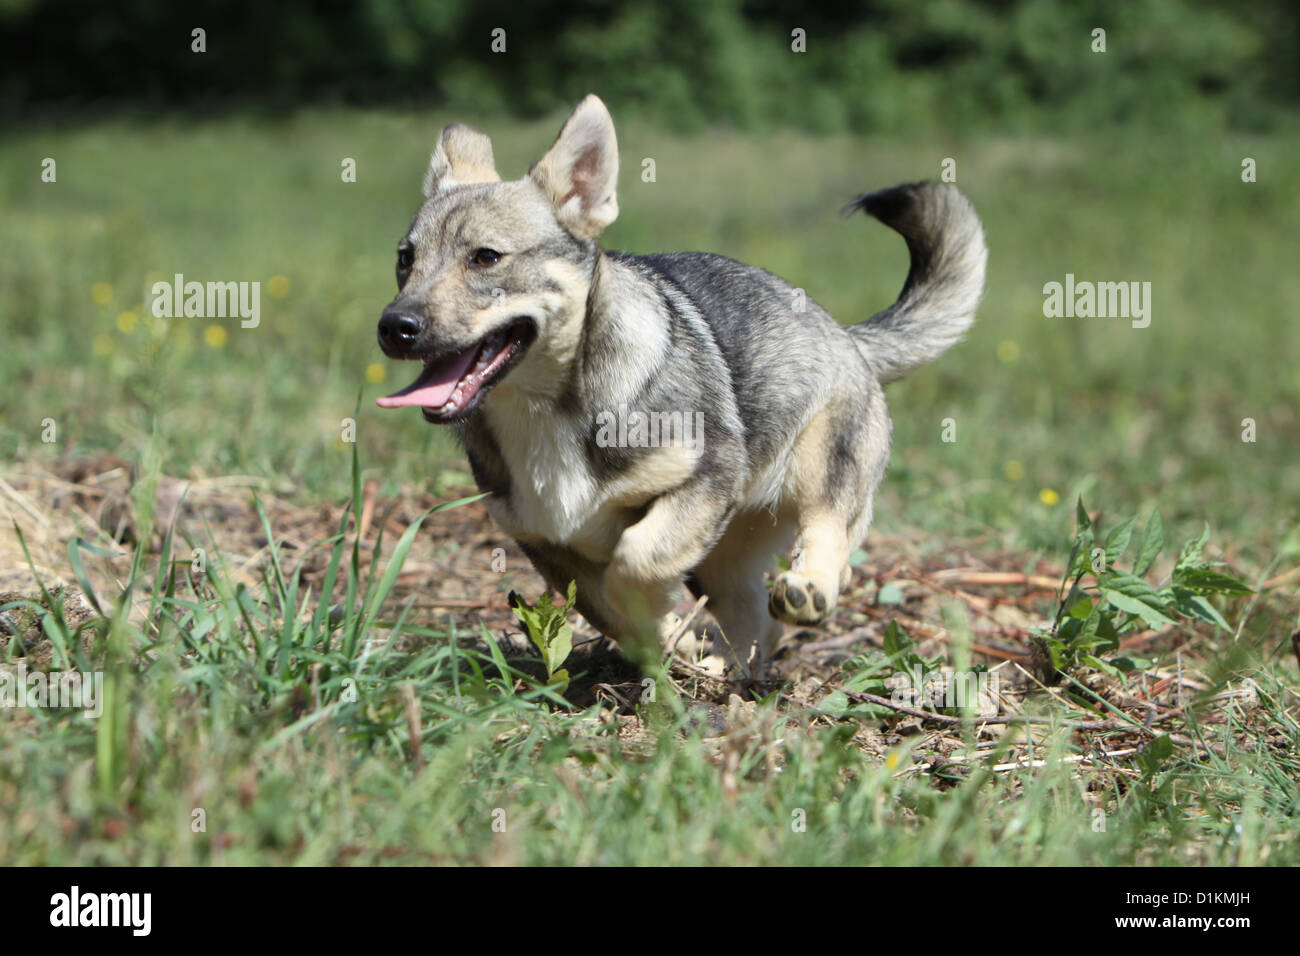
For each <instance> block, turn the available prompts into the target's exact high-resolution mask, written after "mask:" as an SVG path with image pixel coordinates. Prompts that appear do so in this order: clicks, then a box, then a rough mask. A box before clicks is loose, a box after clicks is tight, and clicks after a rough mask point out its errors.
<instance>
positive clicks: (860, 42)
mask: <svg viewBox="0 0 1300 956" xmlns="http://www.w3.org/2000/svg"><path fill="white" fill-rule="evenodd" d="M1298 23H1300V7H1297V6H1296V5H1295V4H1294V3H1290V2H1287V0H1265V2H1251V3H1244V4H1222V3H1215V2H1212V0H1147V2H1142V3H1101V4H1099V3H1088V2H1078V0H1067V2H1058V0H978V2H969V0H941V2H937V3H913V2H909V0H871V2H866V3H845V4H833V5H814V6H812V7H811V8H808V7H805V8H803V9H796V8H793V7H791V6H790V5H788V4H783V3H778V2H776V0H750V2H741V0H707V2H700V0H667V2H655V0H630V2H615V0H540V2H530V3H526V4H511V5H508V6H503V5H499V4H482V3H472V2H469V0H437V2H416V0H374V2H369V3H355V2H341V0H309V2H299V3H285V4H278V3H277V4H272V3H263V2H259V0H235V2H229V3H214V2H209V0H201V2H198V3H186V4H171V3H165V2H159V0H125V2H118V3H114V4H110V5H108V6H106V5H105V4H103V3H102V2H100V0H0V58H3V62H4V63H5V73H4V79H3V83H2V84H0V112H3V114H5V115H8V116H10V117H12V116H14V115H21V114H24V113H29V112H31V111H33V110H36V109H41V108H44V107H47V106H49V105H50V104H62V105H64V106H70V107H75V108H76V109H79V110H85V109H93V110H96V111H99V110H102V109H103V108H105V107H112V108H122V107H138V108H149V109H151V110H152V109H156V108H158V107H169V108H185V109H187V110H193V109H195V108H213V109H229V108H233V107H240V106H249V105H254V106H258V107H262V108H268V109H283V108H287V107H292V106H299V105H303V104H306V103H320V102H339V101H341V102H347V103H364V104H375V103H378V102H389V103H402V104H407V105H424V106H446V107H448V108H453V109H458V110H461V109H464V110H473V111H476V112H479V113H482V112H483V111H485V110H496V111H502V112H510V113H513V114H515V115H517V116H521V117H529V116H538V115H542V114H545V113H548V112H550V111H553V110H556V109H558V108H560V107H561V106H563V105H564V104H567V103H570V102H571V101H573V100H575V99H576V98H578V97H581V96H582V95H584V94H585V93H587V92H588V91H590V90H592V89H600V90H601V92H602V95H603V96H605V98H606V99H607V100H609V101H611V102H613V103H617V104H620V105H622V106H624V107H625V108H636V109H638V111H639V112H641V113H642V114H643V115H644V116H646V117H647V118H649V119H652V120H655V121H658V122H660V123H667V124H670V125H672V126H675V127H680V128H692V127H699V126H700V125H702V124H705V123H709V122H719V121H721V122H725V123H728V124H734V125H736V126H738V127H741V128H745V129H761V128H764V127H768V126H771V125H773V124H794V125H798V126H802V127H806V128H810V129H816V130H822V131H832V130H852V131H857V132H876V131H891V130H898V129H904V128H916V127H917V126H918V125H922V126H924V125H930V124H934V125H940V126H943V127H945V128H952V127H970V126H972V125H977V126H987V125H988V124H989V123H990V122H993V123H998V124H1005V125H1007V126H1010V127H1021V128H1023V127H1028V126H1031V125H1032V126H1033V127H1034V128H1037V129H1039V130H1042V129H1043V128H1045V127H1073V128H1078V127H1087V126H1089V125H1091V124H1097V123H1104V122H1108V121H1114V120H1128V119H1133V118H1141V119H1142V120H1144V121H1147V122H1153V123H1158V124H1161V125H1171V124H1172V125H1188V124H1192V123H1197V124H1204V123H1206V122H1212V123H1214V124H1216V125H1220V124H1224V125H1230V126H1233V127H1238V128H1250V129H1260V128H1266V127H1269V126H1271V125H1272V124H1274V123H1275V122H1276V121H1277V116H1278V114H1279V111H1280V110H1282V109H1287V108H1294V106H1295V103H1296V98H1297V93H1300V73H1298V72H1297V69H1298V68H1297V63H1300V39H1298V38H1300V31H1298V29H1297V24H1298ZM196 26H199V27H203V28H205V29H206V30H207V53H206V54H205V55H203V56H198V55H194V54H192V53H191V52H190V31H191V30H192V29H193V28H194V27H196ZM498 27H499V28H502V29H504V30H505V31H506V53H504V54H501V53H493V52H492V51H491V49H490V38H491V33H492V31H493V30H494V29H495V28H498ZM796 27H798V28H802V29H804V30H806V31H807V51H808V52H807V53H806V54H804V55H793V54H792V53H791V52H790V33H791V30H792V29H794V28H796ZM1095 27H1102V28H1104V29H1106V30H1107V33H1108V47H1107V49H1108V52H1107V54H1106V56H1105V58H1102V57H1098V56H1096V55H1094V54H1093V53H1092V52H1091V50H1090V43H1091V38H1090V34H1091V31H1092V29H1093V28H1095ZM1116 67H1118V68H1116ZM791 91H797V93H798V95H791Z"/></svg>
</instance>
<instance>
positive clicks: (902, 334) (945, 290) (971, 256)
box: [843, 183, 988, 383]
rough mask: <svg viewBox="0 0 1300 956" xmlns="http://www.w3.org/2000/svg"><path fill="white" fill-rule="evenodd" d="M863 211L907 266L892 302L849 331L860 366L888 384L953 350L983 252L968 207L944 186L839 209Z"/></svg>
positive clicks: (970, 311)
mask: <svg viewBox="0 0 1300 956" xmlns="http://www.w3.org/2000/svg"><path fill="white" fill-rule="evenodd" d="M859 209H861V210H863V211H864V212H866V213H867V214H868V215H871V216H875V217H876V218H877V219H879V220H880V221H881V222H883V223H884V224H885V225H886V226H889V227H890V228H891V229H893V230H894V231H895V232H897V233H899V234H900V235H901V236H902V237H903V238H904V239H906V240H907V248H908V251H909V252H910V253H911V255H912V265H911V268H910V269H909V270H908V272H907V281H906V282H905V283H903V291H902V292H900V293H899V294H898V301H897V302H895V303H894V304H893V305H891V306H890V307H889V308H888V309H885V311H883V312H879V313H877V314H876V315H873V316H872V317H871V318H869V319H867V320H866V321H865V322H860V323H858V324H857V325H854V326H851V327H850V328H849V334H850V335H852V336H853V338H854V340H855V341H856V342H857V345H858V350H859V351H860V352H861V353H862V356H863V358H865V359H866V360H867V364H868V365H870V366H871V368H872V369H873V370H874V371H875V373H876V376H877V378H878V379H879V380H880V381H881V382H882V383H884V382H892V381H894V379H897V378H901V377H902V376H903V375H906V374H907V373H908V372H910V371H911V370H912V369H914V368H917V367H918V366H921V365H924V364H925V363H926V362H930V361H933V360H934V359H936V358H938V357H939V356H940V355H942V354H943V353H944V352H945V351H946V350H947V349H948V348H949V347H950V346H952V345H954V344H955V343H956V342H957V341H958V340H959V339H960V338H961V337H962V335H963V334H965V332H966V330H967V329H968V328H970V325H971V322H972V321H974V318H975V307H976V306H977V305H978V304H979V300H980V295H981V294H983V292H984V265H985V263H986V262H987V260H988V248H987V247H986V246H985V245H984V229H983V227H982V226H981V225H980V220H979V217H978V216H977V215H975V209H974V207H972V206H971V204H970V201H969V200H967V199H966V197H965V196H963V195H962V194H961V193H959V192H958V191H957V188H956V187H955V186H949V185H947V184H945V183H911V184H909V185H905V186H895V187H894V188H892V189H881V190H879V191H877V192H873V193H866V194H865V195H862V196H859V197H858V198H857V199H855V200H853V201H852V202H851V203H849V204H848V205H847V206H845V207H844V210H843V211H844V213H845V214H846V215H848V214H850V213H853V212H856V211H857V210H859Z"/></svg>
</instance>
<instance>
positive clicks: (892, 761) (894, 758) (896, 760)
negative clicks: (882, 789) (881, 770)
mask: <svg viewBox="0 0 1300 956" xmlns="http://www.w3.org/2000/svg"><path fill="white" fill-rule="evenodd" d="M902 759H903V758H902V757H900V756H899V754H898V751H897V750H891V751H890V752H889V756H888V757H886V758H885V766H886V767H888V768H889V769H890V770H897V769H898V765H899V764H900V763H901V762H902Z"/></svg>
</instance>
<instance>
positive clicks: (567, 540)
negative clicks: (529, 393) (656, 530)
mask: <svg viewBox="0 0 1300 956" xmlns="http://www.w3.org/2000/svg"><path fill="white" fill-rule="evenodd" d="M490 424H491V430H492V433H493V438H494V439H495V441H496V444H497V447H498V448H499V449H500V453H501V457H502V459H503V460H504V462H505V465H506V469H507V471H508V472H509V477H510V505H509V510H508V512H507V511H506V510H505V509H500V510H501V513H500V514H498V515H496V517H497V519H498V521H499V522H500V523H501V524H502V525H503V526H504V527H505V528H506V530H507V531H510V532H511V533H512V534H515V535H516V536H518V537H524V538H539V539H542V540H545V541H549V542H552V543H554V544H563V545H572V546H575V547H577V548H578V549H579V550H581V551H583V552H585V553H586V554H587V555H588V557H591V558H593V559H596V560H600V559H602V558H605V557H608V554H609V553H610V552H611V551H612V549H613V546H614V544H615V542H616V541H617V539H618V532H619V531H621V529H615V528H613V527H611V526H610V524H611V522H610V518H611V514H612V511H613V510H614V509H612V508H611V507H609V504H608V502H607V501H606V500H605V495H604V494H603V492H602V486H601V483H600V482H599V481H598V480H597V479H596V476H595V475H594V474H593V473H592V471H591V469H590V467H589V465H588V463H587V458H586V453H585V450H584V446H583V434H582V432H581V430H580V429H579V428H578V427H577V425H576V424H575V423H573V422H572V421H570V420H568V419H566V418H564V417H563V416H560V415H556V416H554V417H551V418H550V419H549V421H547V422H546V423H545V424H544V425H540V424H539V423H538V422H536V421H531V420H530V419H529V418H527V417H522V416H521V417H513V416H510V417H508V416H505V415H500V416H493V417H492V418H491V420H490ZM607 512H610V513H609V514H607Z"/></svg>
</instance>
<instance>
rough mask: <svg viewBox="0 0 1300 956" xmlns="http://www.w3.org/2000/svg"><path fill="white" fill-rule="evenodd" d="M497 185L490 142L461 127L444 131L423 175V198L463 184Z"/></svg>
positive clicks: (478, 134) (498, 178) (456, 126)
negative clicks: (427, 169)
mask: <svg viewBox="0 0 1300 956" xmlns="http://www.w3.org/2000/svg"><path fill="white" fill-rule="evenodd" d="M500 181H501V177H500V176H498V175H497V164H496V160H494V159H493V158H492V140H490V139H488V138H487V137H486V136H484V135H483V134H482V133H478V132H475V131H474V130H472V129H470V128H469V127H468V126H462V125H461V124H460V123H452V124H451V125H450V126H447V127H444V128H443V131H442V136H441V137H440V138H439V140H438V148H437V149H435V150H434V151H433V158H432V159H430V160H429V171H428V172H427V173H425V174H424V195H425V197H426V198H427V197H429V196H432V195H433V194H434V193H436V192H441V191H442V190H444V189H450V188H451V187H452V186H462V185H464V184H465V183H496V182H500Z"/></svg>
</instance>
